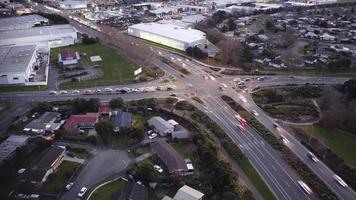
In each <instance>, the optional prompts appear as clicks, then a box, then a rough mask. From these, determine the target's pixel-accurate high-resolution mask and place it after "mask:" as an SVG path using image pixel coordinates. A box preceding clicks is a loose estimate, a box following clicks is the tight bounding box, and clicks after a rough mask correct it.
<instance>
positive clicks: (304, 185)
mask: <svg viewBox="0 0 356 200" xmlns="http://www.w3.org/2000/svg"><path fill="white" fill-rule="evenodd" d="M298 184H299V186H300V187H301V188H302V189H303V190H304V192H306V193H307V194H309V195H311V194H313V191H312V190H311V189H310V187H309V186H308V185H307V184H306V183H304V181H301V180H299V181H298Z"/></svg>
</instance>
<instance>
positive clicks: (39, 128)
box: [23, 112, 61, 133]
mask: <svg viewBox="0 0 356 200" xmlns="http://www.w3.org/2000/svg"><path fill="white" fill-rule="evenodd" d="M60 116H61V115H60V114H59V113H57V112H45V113H43V114H42V115H41V116H40V117H39V118H37V119H34V120H32V121H31V122H30V123H29V124H27V125H26V126H25V128H24V129H23V130H24V131H32V132H35V133H44V132H45V131H50V132H53V131H55V130H57V129H59V128H60V126H61V124H60V123H55V121H56V120H58V119H59V118H60Z"/></svg>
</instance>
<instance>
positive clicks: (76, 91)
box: [72, 90, 80, 94]
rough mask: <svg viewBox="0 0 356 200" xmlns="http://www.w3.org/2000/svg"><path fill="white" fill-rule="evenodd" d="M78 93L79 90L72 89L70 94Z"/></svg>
mask: <svg viewBox="0 0 356 200" xmlns="http://www.w3.org/2000/svg"><path fill="white" fill-rule="evenodd" d="M79 93H80V91H79V90H73V91H72V94H79Z"/></svg>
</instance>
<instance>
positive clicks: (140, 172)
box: [132, 162, 156, 183]
mask: <svg viewBox="0 0 356 200" xmlns="http://www.w3.org/2000/svg"><path fill="white" fill-rule="evenodd" d="M132 174H133V176H134V177H135V178H136V179H137V180H140V181H143V182H145V183H148V182H153V181H156V174H155V171H154V170H153V166H152V165H151V164H150V163H147V162H144V163H143V164H142V165H140V166H139V167H135V168H134V169H133V171H132Z"/></svg>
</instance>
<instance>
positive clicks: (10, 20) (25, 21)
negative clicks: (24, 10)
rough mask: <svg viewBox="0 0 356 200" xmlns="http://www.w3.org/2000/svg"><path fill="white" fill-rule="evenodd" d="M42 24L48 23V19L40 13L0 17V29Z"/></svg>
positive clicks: (23, 27)
mask: <svg viewBox="0 0 356 200" xmlns="http://www.w3.org/2000/svg"><path fill="white" fill-rule="evenodd" d="M44 24H48V19H47V18H44V17H42V16H40V15H24V16H17V17H6V18H0V31H8V30H18V29H28V28H32V27H34V26H38V25H44Z"/></svg>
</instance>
